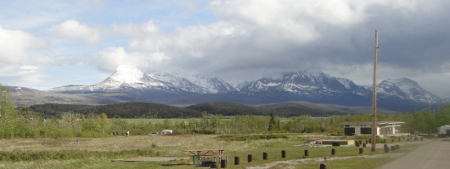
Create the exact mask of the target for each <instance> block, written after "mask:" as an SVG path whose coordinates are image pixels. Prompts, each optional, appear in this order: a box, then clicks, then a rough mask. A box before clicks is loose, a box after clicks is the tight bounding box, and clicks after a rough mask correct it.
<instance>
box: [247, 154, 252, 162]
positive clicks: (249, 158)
mask: <svg viewBox="0 0 450 169" xmlns="http://www.w3.org/2000/svg"><path fill="white" fill-rule="evenodd" d="M252 161H253V156H252V155H251V154H249V155H248V162H249V163H251V162H252Z"/></svg>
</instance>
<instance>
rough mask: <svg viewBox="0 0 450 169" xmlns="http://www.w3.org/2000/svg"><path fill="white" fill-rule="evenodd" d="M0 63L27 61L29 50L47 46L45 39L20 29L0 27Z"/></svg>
mask: <svg viewBox="0 0 450 169" xmlns="http://www.w3.org/2000/svg"><path fill="white" fill-rule="evenodd" d="M0 46H1V47H0V63H5V64H9V63H13V64H14V63H21V62H28V61H29V55H30V52H29V51H30V50H33V49H39V48H43V47H46V46H47V42H46V41H45V40H42V39H39V38H36V37H34V36H33V35H31V34H29V33H26V32H23V31H20V30H6V29H2V27H0Z"/></svg>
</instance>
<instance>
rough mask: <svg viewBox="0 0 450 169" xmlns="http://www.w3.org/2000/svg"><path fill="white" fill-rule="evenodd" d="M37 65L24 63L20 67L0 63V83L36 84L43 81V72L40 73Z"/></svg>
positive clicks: (12, 84) (13, 84)
mask: <svg viewBox="0 0 450 169" xmlns="http://www.w3.org/2000/svg"><path fill="white" fill-rule="evenodd" d="M37 69H38V67H36V66H31V65H25V66H21V67H17V66H13V65H5V64H0V79H2V80H4V81H2V82H0V83H2V84H5V85H9V86H37V85H39V84H40V83H41V82H43V80H42V78H44V77H46V75H45V74H43V73H40V72H39V71H38V70H37Z"/></svg>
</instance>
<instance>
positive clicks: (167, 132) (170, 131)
mask: <svg viewBox="0 0 450 169" xmlns="http://www.w3.org/2000/svg"><path fill="white" fill-rule="evenodd" d="M163 134H172V130H163V131H161V135H163Z"/></svg>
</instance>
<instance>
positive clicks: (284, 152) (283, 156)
mask: <svg viewBox="0 0 450 169" xmlns="http://www.w3.org/2000/svg"><path fill="white" fill-rule="evenodd" d="M281 158H286V151H284V150H282V151H281Z"/></svg>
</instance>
